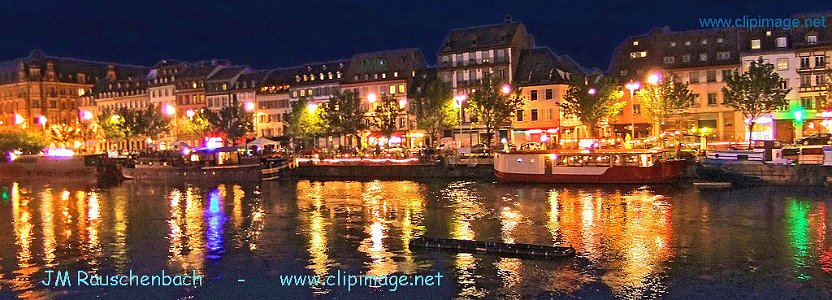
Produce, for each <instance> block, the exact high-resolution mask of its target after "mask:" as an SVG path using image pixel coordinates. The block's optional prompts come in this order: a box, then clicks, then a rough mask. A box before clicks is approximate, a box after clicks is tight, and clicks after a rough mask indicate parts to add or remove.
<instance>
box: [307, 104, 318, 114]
mask: <svg viewBox="0 0 832 300" xmlns="http://www.w3.org/2000/svg"><path fill="white" fill-rule="evenodd" d="M306 110H307V111H309V112H310V113H314V112H315V111H316V110H318V105H317V104H315V103H309V104H307V105H306Z"/></svg>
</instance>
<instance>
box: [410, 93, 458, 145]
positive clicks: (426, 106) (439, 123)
mask: <svg viewBox="0 0 832 300" xmlns="http://www.w3.org/2000/svg"><path fill="white" fill-rule="evenodd" d="M410 112H411V113H413V114H414V115H415V117H416V127H417V128H419V129H422V130H424V131H426V132H427V133H428V135H430V140H431V142H436V134H437V132H438V131H439V129H440V128H442V127H443V126H453V125H455V124H457V122H459V118H458V117H457V110H456V108H455V107H454V94H453V91H452V90H451V87H450V86H448V84H446V83H445V82H443V81H442V80H439V79H436V80H434V81H432V82H431V83H430V84H428V86H427V87H426V88H425V89H424V90H422V91H421V92H419V93H417V94H416V95H415V97H413V99H411V102H410Z"/></svg>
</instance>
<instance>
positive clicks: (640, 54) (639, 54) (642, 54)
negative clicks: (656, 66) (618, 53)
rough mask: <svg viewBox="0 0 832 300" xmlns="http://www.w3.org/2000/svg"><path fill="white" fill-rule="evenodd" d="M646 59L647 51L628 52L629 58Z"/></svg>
mask: <svg viewBox="0 0 832 300" xmlns="http://www.w3.org/2000/svg"><path fill="white" fill-rule="evenodd" d="M644 57H647V51H638V52H630V58H644Z"/></svg>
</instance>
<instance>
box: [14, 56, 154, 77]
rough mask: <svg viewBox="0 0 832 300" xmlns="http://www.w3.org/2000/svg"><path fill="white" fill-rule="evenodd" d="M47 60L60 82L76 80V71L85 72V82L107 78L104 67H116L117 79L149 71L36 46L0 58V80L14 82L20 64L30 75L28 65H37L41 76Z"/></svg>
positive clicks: (45, 69) (145, 73) (143, 74)
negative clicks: (51, 52) (62, 54)
mask: <svg viewBox="0 0 832 300" xmlns="http://www.w3.org/2000/svg"><path fill="white" fill-rule="evenodd" d="M49 63H52V66H53V68H54V70H55V74H56V80H57V81H60V82H72V83H77V82H78V74H84V75H85V76H86V79H87V80H86V82H87V83H94V82H95V81H97V80H102V79H105V78H107V71H108V69H109V68H110V67H112V69H113V71H115V74H116V76H117V79H127V78H144V77H145V76H146V75H147V72H148V68H147V67H144V66H135V65H128V64H117V63H109V62H96V61H89V60H83V59H77V58H67V57H60V56H52V55H47V54H46V53H44V52H43V51H41V50H38V49H35V50H33V51H32V52H31V53H30V54H29V55H28V56H26V57H21V58H17V59H13V60H9V61H4V62H0V83H10V82H16V81H17V80H18V76H19V75H18V69H19V68H20V67H23V69H24V71H25V72H26V74H27V76H29V75H30V74H29V69H30V68H31V67H38V68H39V69H40V72H41V74H39V75H40V76H43V75H44V74H45V72H46V71H47V66H48V64H49ZM41 78H42V77H41Z"/></svg>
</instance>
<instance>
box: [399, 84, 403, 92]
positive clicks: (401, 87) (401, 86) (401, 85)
mask: <svg viewBox="0 0 832 300" xmlns="http://www.w3.org/2000/svg"><path fill="white" fill-rule="evenodd" d="M399 94H404V84H399Z"/></svg>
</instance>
